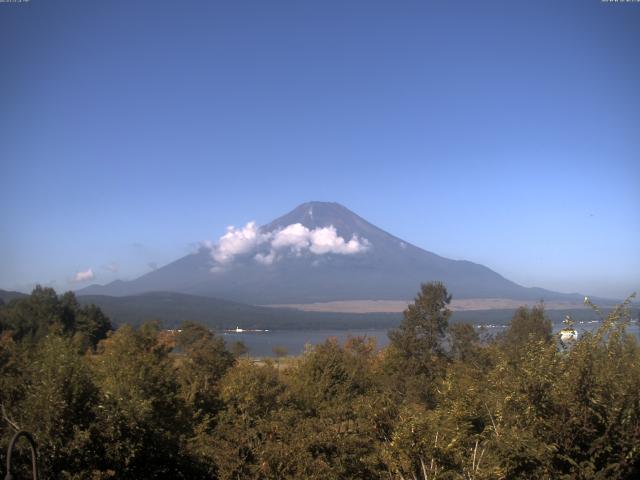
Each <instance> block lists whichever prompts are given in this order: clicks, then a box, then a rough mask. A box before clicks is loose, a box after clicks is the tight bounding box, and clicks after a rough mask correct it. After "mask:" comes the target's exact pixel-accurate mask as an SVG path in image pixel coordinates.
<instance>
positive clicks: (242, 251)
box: [78, 202, 582, 304]
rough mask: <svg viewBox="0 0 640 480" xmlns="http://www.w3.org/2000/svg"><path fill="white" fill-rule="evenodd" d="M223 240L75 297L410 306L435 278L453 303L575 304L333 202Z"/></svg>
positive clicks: (297, 210) (296, 211)
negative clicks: (158, 294) (167, 295)
mask: <svg viewBox="0 0 640 480" xmlns="http://www.w3.org/2000/svg"><path fill="white" fill-rule="evenodd" d="M425 221H427V220H426V219H425ZM332 229H333V230H332ZM245 234H246V236H247V237H246V238H244V237H243V236H242V235H245ZM228 235H230V238H229V242H228V243H227V244H225V245H223V246H218V247H214V248H213V249H211V248H204V247H203V248H201V249H200V250H199V251H198V252H196V253H194V254H191V255H187V256H185V257H182V258H180V259H178V260H176V261H174V262H172V263H170V264H168V265H166V266H164V267H162V268H158V269H157V270H155V271H153V272H150V273H147V274H146V275H143V276H141V277H139V278H137V279H135V280H131V281H126V282H125V281H120V280H118V281H115V282H112V283H110V284H107V285H104V286H101V285H92V286H89V287H87V288H85V289H83V290H81V291H79V292H78V293H79V294H81V295H89V294H91V295H98V294H99V295H111V296H124V295H137V294H141V293H145V292H152V291H169V292H179V293H185V294H192V295H199V296H210V297H215V298H224V299H227V300H233V301H238V302H243V303H249V304H288V303H311V302H326V301H337V300H357V299H371V300H399V299H408V298H413V297H414V296H415V294H416V292H417V291H418V289H419V286H420V283H422V282H426V281H431V280H440V281H442V282H444V283H445V284H446V286H447V288H448V289H449V291H450V292H451V293H452V294H453V296H454V298H506V299H517V300H539V299H544V300H578V301H579V300H581V299H582V296H581V295H578V294H563V293H558V292H552V291H550V290H544V289H542V288H526V287H523V286H521V285H518V284H516V283H514V282H512V281H510V280H508V279H506V278H504V277H503V276H502V275H500V274H498V273H496V272H494V271H493V270H491V269H489V268H487V267H486V266H484V265H480V264H477V263H473V262H469V261H466V260H451V259H448V258H444V257H441V256H439V255H436V254H435V253H432V252H429V251H426V250H423V249H421V248H419V247H416V246H415V245H412V244H410V243H409V242H407V241H405V240H402V239H400V238H397V237H395V236H393V235H391V234H390V233H387V232H385V231H384V230H382V229H380V228H378V227H376V226H375V225H372V224H371V223H369V222H368V221H366V220H365V219H363V218H362V217H360V216H358V215H356V214H355V213H353V212H352V211H350V210H349V209H347V208H345V207H344V206H342V205H339V204H337V203H326V202H309V203H305V204H302V205H300V206H298V207H297V208H295V209H294V210H293V211H291V212H289V213H288V214H286V215H284V216H282V217H280V218H277V219H276V220H274V221H272V222H271V223H269V224H267V225H264V226H262V227H260V228H259V229H255V230H251V229H250V228H247V231H246V232H239V231H237V230H236V231H231V232H230V233H229V234H228ZM234 235H235V236H234ZM251 235H253V237H251ZM236 237H237V238H236ZM234 242H235V243H234ZM242 242H244V243H242ZM252 242H253V243H252ZM247 245H248V247H247ZM233 249H235V250H233ZM229 251H233V254H229ZM238 252H239V253H238Z"/></svg>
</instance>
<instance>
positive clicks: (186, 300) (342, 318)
mask: <svg viewBox="0 0 640 480" xmlns="http://www.w3.org/2000/svg"><path fill="white" fill-rule="evenodd" d="M78 300H79V301H80V303H82V304H85V305H87V304H95V305H98V306H99V307H100V308H101V309H102V310H103V311H104V312H105V313H106V314H107V316H109V318H110V319H111V321H112V322H113V323H114V324H116V325H122V324H125V323H126V324H129V325H140V324H141V323H143V322H145V321H147V320H160V321H161V322H162V323H163V326H164V327H165V328H177V327H179V326H180V324H181V322H182V321H183V320H190V321H195V322H199V323H202V324H203V325H207V326H208V327H211V328H213V329H216V330H223V329H232V328H236V327H238V326H239V327H241V328H244V329H251V328H259V329H288V328H294V329H324V328H335V329H341V328H347V327H348V328H359V327H360V328H388V327H393V326H396V325H397V324H398V323H399V321H400V319H401V317H402V315H401V314H400V313H367V314H357V313H328V312H301V311H299V310H293V309H286V308H269V307H256V306H253V305H246V304H242V303H237V302H230V301H226V300H220V299H217V298H209V297H199V296H195V295H186V294H183V293H172V292H152V293H145V294H141V295H131V296H123V297H112V296H106V295H82V296H78Z"/></svg>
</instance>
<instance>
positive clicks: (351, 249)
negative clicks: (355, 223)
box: [310, 225, 369, 255]
mask: <svg viewBox="0 0 640 480" xmlns="http://www.w3.org/2000/svg"><path fill="white" fill-rule="evenodd" d="M310 236H311V248H310V250H311V251H312V252H313V253H315V254H316V255H323V254H325V253H338V254H341V255H351V254H353V253H360V252H363V251H365V250H366V249H368V248H369V241H368V240H367V239H366V238H363V239H362V240H360V239H359V238H358V237H357V236H356V235H354V236H353V237H351V240H349V241H348V242H345V240H344V238H342V237H339V236H338V233H337V232H336V229H335V227H334V226H333V225H332V226H330V227H324V228H317V229H315V230H312V231H311V232H310Z"/></svg>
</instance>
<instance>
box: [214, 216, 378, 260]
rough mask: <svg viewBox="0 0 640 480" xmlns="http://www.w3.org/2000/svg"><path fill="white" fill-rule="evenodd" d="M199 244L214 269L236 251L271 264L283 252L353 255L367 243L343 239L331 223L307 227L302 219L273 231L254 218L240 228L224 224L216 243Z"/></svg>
mask: <svg viewBox="0 0 640 480" xmlns="http://www.w3.org/2000/svg"><path fill="white" fill-rule="evenodd" d="M202 245H203V246H205V247H206V248H208V249H209V250H210V251H211V256H212V257H213V259H214V260H215V261H216V263H217V265H215V266H214V267H213V268H212V271H213V272H218V271H221V270H222V266H224V265H228V264H230V263H231V262H233V260H234V258H235V257H237V256H239V255H248V254H252V255H253V259H254V260H255V261H256V262H258V263H261V264H263V265H271V264H273V263H274V262H276V261H278V260H279V259H280V258H281V257H282V256H283V255H286V254H294V255H296V256H300V255H302V254H303V253H304V252H310V253H312V254H314V255H325V254H328V253H333V254H338V255H352V254H356V253H361V252H364V251H366V250H367V249H368V248H369V247H370V243H369V241H368V240H367V239H366V238H360V237H358V236H357V235H353V236H352V237H351V239H350V240H345V239H344V238H343V237H341V236H339V235H338V233H337V231H336V228H335V227H334V226H333V225H330V226H328V227H321V228H315V229H313V230H310V229H309V228H307V227H305V226H304V225H302V224H301V223H293V224H291V225H287V226H286V227H284V228H282V229H280V230H277V231H275V232H269V233H263V232H261V231H260V229H259V228H258V227H257V226H256V223H255V222H249V223H247V224H246V225H245V226H244V227H243V228H235V227H234V226H230V227H227V233H225V234H224V235H223V236H221V237H220V240H219V241H218V245H213V244H211V242H203V243H202Z"/></svg>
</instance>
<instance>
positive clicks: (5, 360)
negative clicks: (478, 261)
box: [0, 283, 640, 480]
mask: <svg viewBox="0 0 640 480" xmlns="http://www.w3.org/2000/svg"><path fill="white" fill-rule="evenodd" d="M449 302H450V296H449V295H448V294H447V291H446V288H445V287H444V286H443V285H442V284H438V283H433V284H426V285H423V286H422V288H421V291H420V293H419V294H418V296H417V297H416V299H415V302H414V303H413V304H412V305H410V306H409V308H408V309H407V310H406V311H405V313H404V319H403V321H402V323H401V324H400V326H399V328H397V329H395V330H392V331H390V333H389V336H390V340H391V343H390V345H389V347H387V348H386V349H384V350H382V351H379V350H378V349H377V348H376V347H375V345H374V343H373V341H372V340H371V339H364V338H352V339H349V340H348V341H347V342H346V343H345V344H344V345H340V344H338V343H337V342H336V341H334V340H327V341H326V342H325V343H324V344H322V345H318V346H316V347H315V348H312V349H310V350H308V351H307V352H306V353H305V354H304V355H302V356H300V357H298V358H296V359H294V360H292V361H289V362H287V367H286V368H277V365H276V364H274V363H271V362H270V361H266V362H260V363H259V364H256V363H253V362H252V361H251V360H250V359H247V358H243V357H241V356H240V354H241V353H242V349H238V348H236V349H235V350H234V352H235V353H232V351H230V350H229V349H228V348H227V347H226V346H225V344H224V342H223V341H222V339H221V338H220V337H217V336H215V335H214V334H213V333H211V332H210V331H209V330H208V329H206V328H205V327H202V326H200V325H197V324H194V323H185V324H184V325H183V327H182V332H181V333H180V334H177V335H172V334H168V333H167V332H163V331H162V330H161V329H160V328H159V325H158V324H157V323H154V322H148V323H146V324H144V325H142V326H141V327H139V328H138V329H134V328H132V327H129V326H123V327H121V328H119V329H118V330H116V331H115V332H113V331H111V329H110V323H109V320H108V318H106V317H105V316H104V315H103V314H102V312H101V311H100V310H99V309H98V308H96V307H91V306H89V307H83V306H80V305H79V304H78V303H77V301H76V300H75V297H74V296H73V294H71V293H67V294H65V295H63V296H60V297H58V296H57V295H56V293H55V292H54V291H53V290H51V289H46V288H37V289H36V290H34V292H33V294H32V295H31V296H30V297H28V298H26V299H19V300H13V301H12V302H10V303H8V304H7V305H4V306H0V331H1V333H0V402H1V403H2V406H3V410H4V412H5V415H4V416H5V419H4V420H2V421H1V423H0V434H1V435H0V442H1V446H2V447H3V451H2V453H1V455H2V458H0V460H1V461H2V465H3V466H4V464H5V458H4V448H5V447H6V445H7V444H8V442H9V439H10V438H11V436H12V435H13V434H14V432H15V428H22V429H25V430H28V431H30V432H32V433H33V435H34V437H35V439H36V441H37V443H38V450H39V454H40V458H39V465H40V470H41V474H42V477H43V478H68V479H107V478H127V479H129V478H141V479H142V478H178V479H180V478H184V479H187V478H188V479H199V478H220V479H303V478H307V479H318V480H320V479H323V480H324V479H345V478H362V479H369V478H372V479H374V478H385V479H410V478H411V479H413V478H415V479H421V480H426V479H468V480H471V479H474V480H475V479H490V478H491V479H494V478H495V479H499V478H508V479H517V478H523V479H525V478H526V479H529V478H549V479H598V478H602V479H605V478H606V479H623V478H629V479H630V478H639V477H640V393H639V392H640V348H639V346H638V341H637V339H636V338H635V337H634V336H632V335H628V334H627V333H626V330H625V327H626V325H627V323H628V322H629V320H630V319H629V311H628V303H625V304H623V305H621V306H620V307H618V308H617V309H615V310H614V311H612V312H611V313H610V314H608V315H607V317H606V318H605V319H604V321H603V323H602V326H601V327H600V328H599V330H598V331H596V332H595V333H594V334H585V335H583V336H582V337H581V338H580V339H579V341H578V342H576V343H575V344H574V345H573V346H572V347H570V348H563V347H562V346H560V345H559V344H558V341H557V339H556V338H555V337H554V336H553V335H552V333H551V322H550V321H549V320H548V319H547V318H546V316H545V313H544V309H543V308H542V306H539V307H535V308H533V309H527V308H521V309H519V310H518V311H517V312H516V313H515V315H514V317H513V320H512V323H511V326H510V327H509V328H508V329H507V331H506V332H505V333H504V334H503V335H501V336H500V337H499V338H493V339H481V338H479V336H478V333H477V332H476V331H475V330H474V329H473V327H471V326H469V325H464V324H452V325H450V324H449V317H450V311H449V310H448V308H447V305H448V304H449ZM176 351H178V352H180V353H179V354H176V353H175V352H176ZM26 453H27V452H26V450H25V451H24V452H22V454H21V455H19V456H18V457H17V458H16V460H17V461H18V462H19V463H20V464H21V465H27V464H28V459H27V456H26ZM23 468H26V467H23ZM4 473H6V472H3V474H4Z"/></svg>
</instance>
